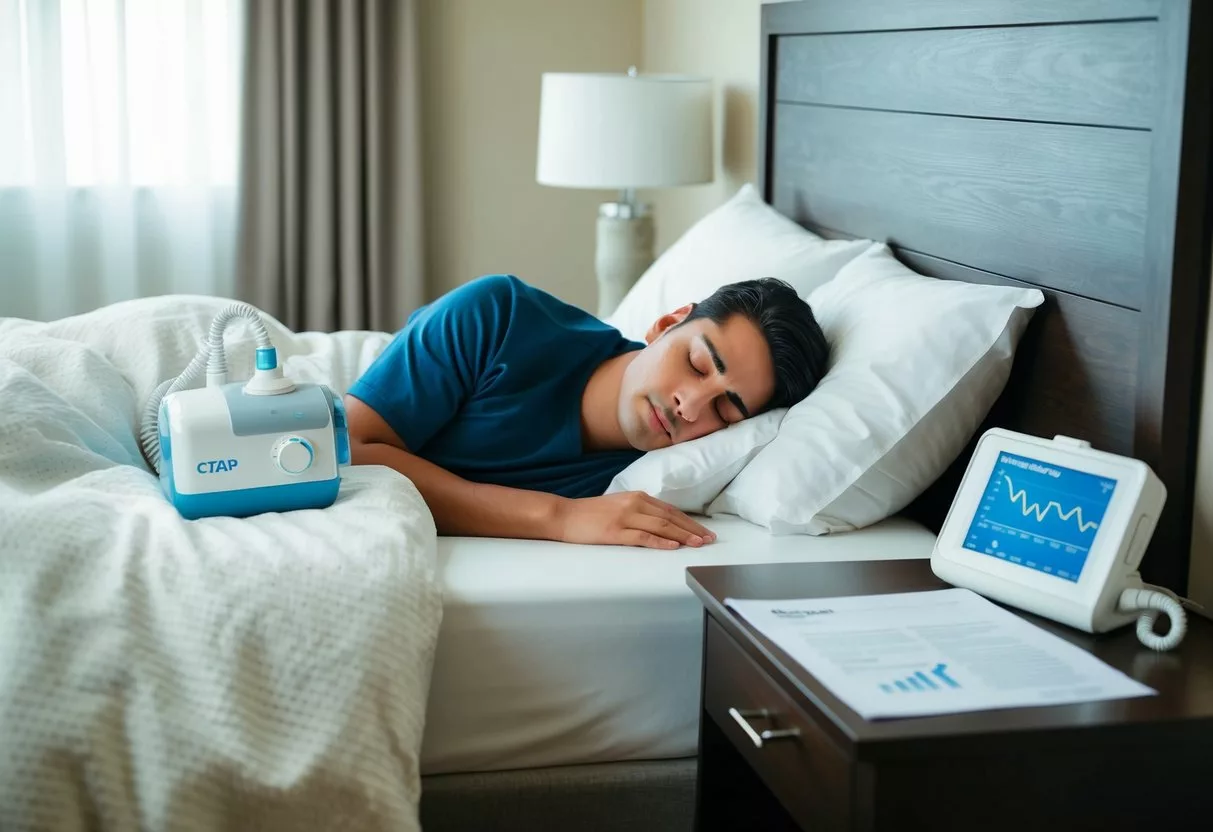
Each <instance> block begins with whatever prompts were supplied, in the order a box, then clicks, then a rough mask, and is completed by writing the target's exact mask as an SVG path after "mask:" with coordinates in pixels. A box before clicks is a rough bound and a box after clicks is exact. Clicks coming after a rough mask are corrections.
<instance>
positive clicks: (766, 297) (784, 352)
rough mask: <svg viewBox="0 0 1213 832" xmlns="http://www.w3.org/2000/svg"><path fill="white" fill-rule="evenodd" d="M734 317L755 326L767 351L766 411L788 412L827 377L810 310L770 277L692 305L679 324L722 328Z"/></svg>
mask: <svg viewBox="0 0 1213 832" xmlns="http://www.w3.org/2000/svg"><path fill="white" fill-rule="evenodd" d="M734 315H744V316H745V317H747V318H749V319H750V320H751V321H753V322H754V324H755V325H757V326H758V328H759V329H761V330H762V334H763V336H764V337H765V338H766V341H767V346H768V347H770V349H771V362H772V364H773V365H774V366H775V392H774V394H772V396H771V400H770V401H769V402H768V403H767V406H766V409H767V410H770V409H774V408H778V407H791V406H792V405H794V404H796V403H797V402H799V401H801V400H802V399H804V398H805V397H806V396H808V395H809V393H811V392H813V388H814V387H816V386H817V383H818V382H819V381H821V377H822V376H823V375H825V372H826V365H827V363H828V361H829V356H830V346H829V344H828V343H827V342H826V337H825V333H823V332H822V331H821V326H820V325H819V324H818V323H817V318H816V317H814V315H813V310H812V309H810V308H809V305H808V304H807V303H805V302H804V301H803V300H801V299H800V296H799V295H797V294H796V290H795V289H793V288H792V287H791V286H790V285H789V284H788V283H786V282H784V281H782V280H779V279H778V278H774V277H763V278H759V279H758V280H744V281H742V282H740V283H730V284H729V285H727V286H721V287H720V288H719V289H717V290H716V291H715V292H713V293H712V295H711V297H709V298H707V299H706V300H703V301H701V302H699V303H697V304H695V307H694V308H693V309H692V310H691V313H690V314H689V315H687V316H686V318H684V319H683V321H682V324H688V323H690V322H691V321H693V320H696V319H697V318H709V319H711V320H712V321H714V322H715V323H716V324H718V325H721V326H723V325H724V323H725V321H727V320H728V319H729V318H731V317H732V316H734ZM682 324H680V326H681V325H682Z"/></svg>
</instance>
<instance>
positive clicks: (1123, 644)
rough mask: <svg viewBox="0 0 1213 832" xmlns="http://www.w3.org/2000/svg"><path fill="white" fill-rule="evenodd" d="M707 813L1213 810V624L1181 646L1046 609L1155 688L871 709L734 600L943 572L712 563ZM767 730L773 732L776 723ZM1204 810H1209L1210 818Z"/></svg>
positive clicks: (1153, 820)
mask: <svg viewBox="0 0 1213 832" xmlns="http://www.w3.org/2000/svg"><path fill="white" fill-rule="evenodd" d="M687 584H688V585H689V586H690V587H691V589H693V590H694V591H695V593H696V594H697V595H698V596H699V598H700V599H701V601H702V602H703V605H704V640H703V645H704V646H703V687H702V699H701V713H700V727H699V771H698V779H697V787H696V807H695V828H696V829H697V830H701V832H706V831H707V830H730V832H734V831H735V830H750V829H754V830H764V832H765V830H784V829H864V830H867V829H897V830H906V829H923V828H929V829H933V830H934V829H957V830H975V829H980V830H983V832H985V830H989V829H1003V828H1005V829H1017V830H1023V829H1064V830H1077V829H1100V830H1106V829H1119V828H1131V829H1144V828H1156V829H1157V828H1163V827H1162V826H1161V825H1160V824H1163V823H1179V822H1181V821H1187V822H1188V823H1189V824H1190V823H1191V822H1192V821H1197V822H1198V824H1201V825H1203V824H1206V823H1208V822H1209V819H1210V818H1213V780H1211V779H1210V774H1211V773H1213V623H1211V622H1210V621H1208V620H1206V619H1204V618H1201V617H1199V616H1196V615H1191V614H1190V615H1189V616H1188V619H1189V622H1188V623H1189V627H1188V634H1187V637H1186V638H1185V640H1184V642H1183V643H1182V644H1181V645H1180V646H1179V648H1178V649H1176V650H1174V651H1172V652H1170V653H1161V654H1160V653H1154V652H1153V651H1150V650H1148V649H1146V648H1145V647H1142V646H1141V645H1140V644H1139V643H1138V642H1137V638H1136V636H1135V634H1134V633H1133V631H1132V628H1125V629H1122V630H1118V631H1116V632H1114V633H1109V634H1104V635H1101V636H1092V635H1089V634H1086V633H1082V632H1079V631H1076V630H1070V629H1068V628H1066V627H1063V626H1061V625H1056V624H1053V623H1052V622H1050V621H1047V620H1045V619H1041V618H1038V617H1036V616H1032V615H1028V614H1022V615H1023V617H1024V618H1026V619H1027V620H1029V621H1031V622H1032V623H1034V624H1037V625H1038V626H1040V627H1043V628H1044V629H1046V630H1048V631H1049V632H1052V633H1055V634H1057V635H1059V636H1061V637H1062V638H1065V639H1067V640H1069V641H1071V642H1073V643H1075V644H1077V645H1079V646H1081V647H1083V648H1084V649H1087V650H1089V651H1090V652H1092V653H1094V654H1095V655H1096V656H1097V657H1098V658H1099V659H1101V660H1102V661H1104V662H1107V663H1108V664H1110V665H1112V666H1114V667H1116V668H1118V669H1120V670H1122V671H1124V672H1125V673H1127V674H1129V675H1130V676H1132V677H1133V678H1135V679H1137V680H1138V681H1140V682H1142V683H1143V684H1146V685H1149V686H1150V687H1152V688H1154V689H1155V690H1157V691H1158V695H1157V696H1149V697H1140V698H1136V699H1121V700H1112V701H1104V702H1091V703H1083V704H1077V705H1062V706H1049V707H1040V708H1015V709H1002V710H996V711H979V712H974V713H965V714H952V715H947V716H935V717H922V718H917V719H897V720H878V721H871V722H869V721H865V720H863V719H861V718H860V717H859V716H858V715H857V714H856V713H855V712H853V711H852V710H850V709H849V708H848V707H847V706H846V705H844V704H843V703H842V702H841V700H839V699H837V698H836V697H835V696H834V695H833V694H831V693H830V691H829V690H828V689H827V688H825V687H824V686H823V685H822V684H821V683H819V682H818V681H817V680H816V679H814V678H813V676H811V675H810V674H809V673H808V672H806V671H805V670H804V669H803V668H802V667H800V665H798V664H797V663H796V662H795V661H794V660H793V659H791V658H790V657H789V656H788V655H787V654H786V653H784V652H783V651H782V650H780V649H779V648H778V647H776V646H775V644H774V643H773V642H771V641H769V640H768V639H766V638H764V637H763V636H762V635H760V634H759V633H758V632H757V631H756V630H754V629H753V628H751V627H750V626H749V625H748V623H747V622H746V621H744V620H743V619H740V618H739V617H738V616H736V615H735V614H734V613H733V612H732V610H729V609H727V608H726V607H725V606H724V599H725V598H728V597H732V598H771V599H777V598H812V597H828V596H836V595H867V594H874V593H887V592H908V591H916V590H926V589H941V588H944V587H945V586H946V584H944V583H943V582H942V581H940V580H939V579H938V578H936V577H935V576H934V574H933V573H932V572H931V568H930V563H929V561H926V560H897V561H862V562H847V563H811V564H810V563H806V564H795V563H788V564H762V565H746V566H702V567H692V568H691V569H688V570H687ZM764 732H767V733H766V735H765V736H766V738H765V739H764ZM1198 819H1199V820H1198Z"/></svg>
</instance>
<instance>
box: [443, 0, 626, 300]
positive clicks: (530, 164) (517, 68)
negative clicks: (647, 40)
mask: <svg viewBox="0 0 1213 832" xmlns="http://www.w3.org/2000/svg"><path fill="white" fill-rule="evenodd" d="M420 9H421V20H420V23H421V25H420V32H421V40H422V45H421V53H422V54H421V60H422V69H423V81H422V83H423V85H424V86H423V104H422V106H423V113H422V116H423V118H424V124H423V131H424V133H423V139H424V142H425V149H424V158H425V167H426V171H425V173H426V180H425V186H426V214H427V215H426V244H427V252H426V260H427V267H428V292H429V295H430V296H431V297H433V296H436V295H438V294H441V293H442V292H445V291H447V290H449V289H452V288H454V287H456V286H458V285H460V284H462V283H465V282H467V281H468V280H470V279H472V278H474V277H476V276H478V275H481V274H488V273H499V272H508V273H514V274H518V275H519V276H521V277H523V278H525V279H526V280H528V281H529V282H531V283H533V284H535V285H537V286H540V287H541V288H544V289H547V290H548V291H551V292H553V293H554V294H556V295H558V296H559V297H562V298H563V299H564V300H566V301H569V302H570V303H575V304H578V305H580V306H582V307H583V308H587V309H591V310H592V309H593V308H594V304H595V298H596V296H597V288H596V286H595V281H594V230H595V222H596V217H597V207H598V203H599V202H602V201H604V199H608V198H609V197H610V193H609V192H606V193H604V192H600V191H579V190H568V189H557V188H547V187H543V186H541V185H539V184H537V183H536V182H535V155H536V141H537V139H538V135H539V84H540V76H541V74H542V73H543V72H545V71H611V72H623V71H626V70H627V68H628V66H629V65H632V64H636V65H639V64H640V62H641V58H642V48H643V42H642V38H641V26H642V23H643V20H644V16H643V13H642V10H643V0H421V5H420Z"/></svg>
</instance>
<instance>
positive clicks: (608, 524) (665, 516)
mask: <svg viewBox="0 0 1213 832" xmlns="http://www.w3.org/2000/svg"><path fill="white" fill-rule="evenodd" d="M556 528H557V530H558V534H559V536H558V538H557V539H558V540H562V541H564V542H565V543H607V544H618V545H622V546H647V547H648V548H650V549H677V548H678V547H679V546H684V545H685V546H702V545H703V544H705V543H711V542H712V541H714V540H715V539H716V535H714V534H713V533H712V532H710V531H708V530H707V529H706V528H704V527H703V526H701V525H699V524H698V523H696V522H695V521H694V520H692V519H691V518H690V517H688V516H687V515H685V514H683V513H682V512H681V511H679V510H678V509H676V508H674V507H673V506H671V505H670V504H669V503H663V502H662V501H661V500H658V499H655V498H654V497H650V496H649V495H648V494H645V493H643V492H641V491H627V492H623V493H620V494H608V495H607V496H605V497H586V498H583V499H580V500H564V501H562V502H561V503H560V504H559V506H558V508H557V509H556Z"/></svg>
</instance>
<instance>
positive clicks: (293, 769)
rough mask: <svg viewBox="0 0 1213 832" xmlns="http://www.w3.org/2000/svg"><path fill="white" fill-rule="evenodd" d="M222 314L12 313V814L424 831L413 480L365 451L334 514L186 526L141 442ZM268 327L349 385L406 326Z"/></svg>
mask: <svg viewBox="0 0 1213 832" xmlns="http://www.w3.org/2000/svg"><path fill="white" fill-rule="evenodd" d="M224 305H225V302H224V301H222V300H217V299H205V298H190V297H169V298H158V299H153V300H142V301H135V302H130V303H126V304H119V305H115V306H112V307H106V308H104V309H101V310H98V311H96V312H93V313H89V314H86V315H81V316H77V317H74V318H69V319H65V320H62V321H57V322H53V323H49V324H46V323H35V322H28V321H19V320H14V319H0V829H62V830H66V829H101V830H109V829H168V830H176V829H182V830H219V829H257V830H280V829H281V830H285V829H292V830H294V829H309V830H320V829H337V828H341V829H359V830H380V829H383V830H386V829H392V830H408V829H417V828H419V827H418V821H417V804H418V799H419V792H420V780H419V772H418V759H419V751H420V745H421V737H422V731H423V728H424V720H425V704H426V695H427V692H428V689H429V679H430V670H431V665H432V658H433V651H434V646H435V643H436V639H437V632H438V626H439V623H440V618H441V598H440V590H439V584H438V582H437V580H436V575H435V542H436V541H435V537H436V536H435V529H434V524H433V520H432V517H431V515H430V513H429V511H428V510H427V508H426V506H425V504H424V502H423V501H422V499H421V496H420V494H419V493H418V492H417V490H416V489H415V488H414V486H413V485H412V483H411V482H410V481H409V480H407V479H406V478H405V477H403V476H400V475H399V474H397V473H395V472H393V471H390V470H388V469H385V468H346V469H343V480H342V484H341V490H340V493H339V496H338V499H337V502H336V503H335V504H334V505H333V506H331V507H330V508H327V509H323V510H313V511H298V512H290V513H285V514H265V515H261V516H258V517H253V518H248V519H244V520H236V519H232V518H208V519H203V520H197V521H185V520H183V519H182V518H181V517H180V516H179V515H178V514H177V512H176V510H175V509H174V508H173V507H172V505H171V504H169V503H168V502H167V501H166V500H165V499H164V498H163V496H162V495H161V493H160V490H159V484H158V481H157V479H156V477H155V475H154V474H153V473H152V472H151V471H150V470H149V469H148V468H147V467H146V465H145V464H144V462H143V459H142V457H141V455H140V453H139V450H138V447H137V443H136V436H137V419H138V417H139V414H140V413H141V412H142V408H143V405H144V403H145V401H146V399H147V397H148V396H149V395H150V394H151V392H152V390H153V389H154V387H155V385H156V383H157V382H159V381H161V380H163V379H166V378H170V377H172V376H175V375H176V374H177V373H178V372H180V371H181V369H183V368H184V367H185V365H186V364H187V363H188V361H189V359H190V358H191V357H192V355H193V353H194V350H195V349H196V347H197V344H198V342H199V340H200V339H201V338H202V337H203V336H204V333H205V332H206V328H207V326H208V325H209V322H210V320H211V318H212V317H213V316H214V314H216V313H217V312H218V311H219V310H220V309H222V307H223V306H224ZM266 324H267V326H268V327H269V329H270V333H271V336H272V337H273V339H274V341H275V342H276V345H277V346H278V348H279V352H280V355H281V356H282V357H283V359H284V367H285V370H286V372H287V373H288V374H289V375H291V376H293V377H294V378H296V379H299V380H307V381H320V382H324V383H328V384H330V385H332V386H333V387H334V388H335V389H336V390H337V392H338V393H340V392H343V390H344V388H345V387H346V386H348V384H349V383H351V381H352V380H353V378H354V377H356V375H357V374H358V373H359V372H360V371H361V369H363V368H364V367H365V366H366V364H367V363H369V361H370V360H371V359H372V358H373V357H374V355H375V354H376V352H377V351H378V350H379V349H380V348H382V346H383V344H384V343H385V342H386V340H387V338H388V336H386V335H384V334H379V333H338V334H335V335H324V334H318V333H305V334H294V333H290V332H289V331H287V330H286V329H285V328H283V327H281V325H279V324H277V323H276V322H274V321H272V319H270V318H268V317H267V319H266ZM228 339H229V344H230V346H229V366H230V371H231V377H232V378H244V377H247V375H248V373H249V371H250V369H251V363H252V358H251V356H252V343H251V340H250V339H249V337H248V334H247V330H243V328H242V325H240V324H235V325H233V326H232V327H231V328H229V333H228Z"/></svg>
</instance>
